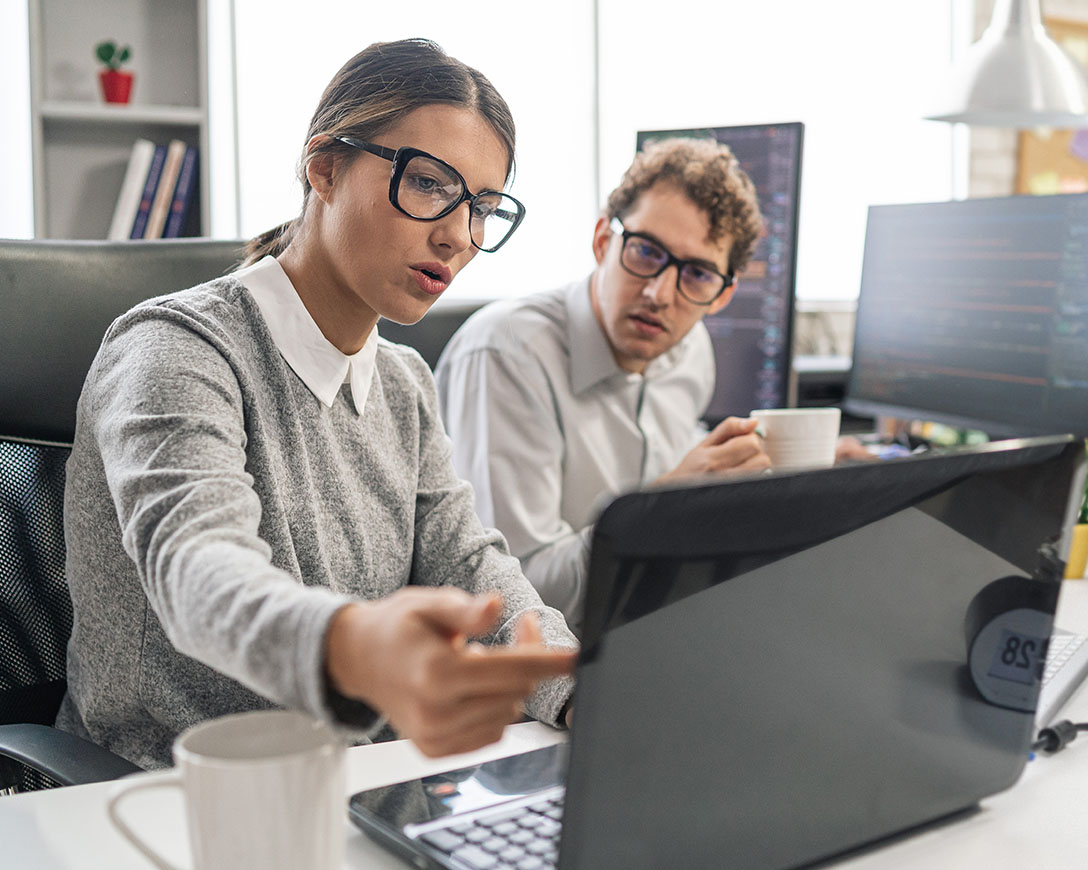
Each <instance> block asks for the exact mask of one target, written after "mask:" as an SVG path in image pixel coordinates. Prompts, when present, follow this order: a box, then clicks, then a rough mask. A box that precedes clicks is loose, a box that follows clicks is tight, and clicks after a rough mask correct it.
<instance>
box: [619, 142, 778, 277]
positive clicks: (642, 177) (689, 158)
mask: <svg viewBox="0 0 1088 870" xmlns="http://www.w3.org/2000/svg"><path fill="white" fill-rule="evenodd" d="M658 182H668V183H671V184H675V185H676V186H677V187H678V188H679V189H680V190H682V191H683V192H684V193H685V194H687V196H688V197H689V198H690V199H691V201H692V202H694V203H695V204H696V205H697V206H698V207H699V208H701V209H702V210H703V211H705V212H706V214H707V216H708V218H709V219H710V241H712V242H717V241H718V240H719V239H721V238H722V237H723V236H726V235H729V236H731V237H732V238H733V247H732V248H731V249H730V251H729V269H730V271H732V272H733V273H734V274H737V275H739V274H740V273H741V271H742V270H743V269H744V267H745V266H746V265H747V264H748V259H749V258H750V257H751V256H752V251H753V250H754V249H755V246H756V241H757V240H758V239H759V236H760V233H762V232H763V218H762V217H761V216H760V213H759V203H758V201H757V200H756V189H755V185H753V184H752V180H751V179H750V178H749V177H748V174H747V173H746V172H745V171H744V170H743V169H741V168H740V164H739V163H738V162H737V158H736V157H735V156H734V155H733V152H732V151H730V150H729V148H728V147H727V146H725V145H722V144H721V143H719V142H717V141H715V140H714V139H661V140H658V141H655V142H650V143H648V144H647V145H646V147H645V149H644V150H642V151H640V152H639V153H638V154H637V155H636V156H635V160H634V162H633V163H632V164H631V166H630V167H629V168H628V170H627V172H625V173H624V175H623V179H622V181H620V184H619V186H618V187H617V188H616V189H615V190H613V191H612V193H610V194H609V196H608V205H607V206H606V207H605V215H606V216H607V217H608V218H610V219H611V218H614V217H615V218H619V219H620V220H621V221H622V220H623V218H624V217H625V216H626V214H627V213H628V212H629V211H630V210H631V209H632V208H634V206H635V203H636V202H638V198H639V197H640V196H641V195H642V194H643V193H645V192H646V191H647V190H649V189H650V188H651V187H653V186H654V185H655V184H657V183H658Z"/></svg>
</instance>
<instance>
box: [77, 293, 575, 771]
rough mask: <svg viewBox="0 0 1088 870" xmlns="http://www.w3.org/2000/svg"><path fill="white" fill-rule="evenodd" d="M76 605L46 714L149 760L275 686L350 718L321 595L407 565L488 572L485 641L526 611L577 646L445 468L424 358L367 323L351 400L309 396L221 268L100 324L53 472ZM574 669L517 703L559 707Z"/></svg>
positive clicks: (435, 571) (293, 703)
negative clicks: (336, 681) (332, 674)
mask: <svg viewBox="0 0 1088 870" xmlns="http://www.w3.org/2000/svg"><path fill="white" fill-rule="evenodd" d="M65 539H66V542H67V547H68V562H67V573H68V581H69V584H70V586H71V591H72V603H73V606H74V610H75V624H74V629H73V632H72V639H71V641H70V643H69V647H68V680H69V689H68V695H67V697H66V698H65V700H64V703H63V705H62V707H61V711H60V714H59V716H58V719H57V724H58V725H59V726H60V727H62V728H64V729H66V730H69V731H72V732H74V733H76V734H80V735H82V736H85V737H89V738H90V739H91V740H93V741H94V742H96V743H98V744H100V745H102V746H105V747H107V748H109V749H111V750H113V751H114V752H117V753H118V754H120V755H122V756H124V757H126V758H129V759H131V760H132V761H133V762H135V763H136V764H139V765H141V766H143V767H159V766H163V765H167V764H169V763H170V760H171V759H170V744H171V742H172V741H173V739H174V737H175V736H176V735H177V734H178V732H180V731H181V730H182V729H184V728H186V727H187V726H189V725H191V724H193V723H195V722H198V721H201V720H204V719H208V718H210V717H214V716H220V715H224V714H226V713H232V712H237V711H241V710H247V709H253V708H258V707H268V706H273V705H279V706H284V707H292V708H299V709H302V710H306V711H308V712H309V713H311V714H313V715H315V716H319V717H321V718H325V719H330V720H335V721H340V722H343V723H345V724H347V725H349V726H351V727H353V728H356V729H365V728H367V727H369V726H370V725H372V724H373V722H374V720H375V718H376V717H375V714H374V712H373V711H370V710H368V709H367V708H366V707H365V706H364V705H361V704H347V703H343V702H338V701H337V699H335V698H331V697H330V693H329V692H328V689H327V686H326V682H325V678H324V671H323V640H324V635H325V630H326V628H327V625H328V622H329V620H330V618H331V617H332V615H333V613H334V611H335V610H337V609H338V608H339V607H340V606H342V605H343V604H344V603H346V602H347V601H350V600H352V599H355V598H364V599H375V598H380V597H382V596H384V595H387V594H389V593H390V592H392V591H394V590H396V589H398V588H400V587H402V586H405V585H407V584H415V585H421V586H422V585H427V586H439V585H451V586H458V587H460V588H462V589H466V590H468V591H470V592H481V591H484V590H492V589H496V590H499V591H500V592H501V593H502V595H503V599H504V601H505V610H504V613H503V615H502V617H501V620H500V623H499V628H498V629H497V631H496V632H495V634H494V635H492V636H491V637H489V638H487V639H486V641H487V642H492V643H504V642H508V641H509V640H510V639H511V636H512V632H513V627H514V624H515V622H516V620H517V617H518V616H519V614H521V613H522V612H523V611H525V610H526V609H529V608H532V609H536V610H538V611H540V613H541V624H542V629H543V633H544V638H545V641H546V642H547V643H549V644H551V645H556V646H574V645H575V643H576V642H575V640H574V638H573V636H572V635H571V634H570V633H569V631H568V630H567V628H566V625H565V624H564V622H563V618H562V616H561V615H560V614H559V613H558V612H557V611H555V610H552V609H551V608H546V607H544V606H543V605H542V604H541V603H540V599H539V597H538V596H537V594H536V592H535V591H534V589H533V588H532V586H530V585H529V583H528V581H526V580H525V579H524V578H523V577H522V575H521V572H520V570H519V568H518V563H517V560H516V559H514V558H512V557H511V556H509V554H508V551H507V549H506V544H505V542H504V541H503V539H502V537H501V536H500V535H499V534H498V533H497V532H495V531H493V530H485V529H484V528H483V527H482V526H481V525H480V522H479V520H478V519H477V517H476V515H475V512H474V509H473V496H472V490H471V488H470V487H469V485H468V484H467V483H465V482H463V481H461V480H459V479H457V477H456V476H455V474H454V472H453V470H452V466H451V464H450V447H449V440H448V438H447V437H446V435H445V432H444V430H443V428H442V424H441V422H440V419H439V416H438V411H437V402H436V398H435V391H434V383H433V380H432V379H431V374H430V371H429V370H428V368H427V365H426V363H425V362H423V360H422V359H421V358H420V357H419V355H418V354H417V353H416V352H415V351H413V350H411V349H409V348H406V347H403V346H400V345H396V344H392V343H390V342H386V341H384V340H381V341H379V344H378V352H377V359H376V362H375V371H374V379H373V382H372V385H371V389H370V394H369V396H368V398H367V400H366V405H365V408H363V409H361V413H360V412H359V410H357V409H356V408H355V407H354V405H353V403H352V399H351V393H350V390H347V389H342V390H341V392H340V394H339V395H338V397H337V399H336V401H335V402H334V403H333V405H332V407H331V408H330V407H326V406H325V405H323V404H322V403H321V402H320V401H319V400H318V399H317V398H316V397H315V396H314V395H313V394H312V393H311V392H310V391H309V389H308V388H307V387H306V386H305V385H304V384H303V383H302V381H300V380H299V378H298V377H297V376H296V375H295V373H294V372H293V371H292V370H291V368H290V367H289V366H288V365H287V364H286V362H284V360H283V358H282V357H281V356H280V354H279V352H278V351H277V349H276V347H275V345H274V344H273V341H272V338H271V336H270V334H269V332H268V329H267V327H266V326H265V322H264V320H263V318H262V316H261V314H260V310H259V309H258V307H257V305H256V303H255V302H254V300H253V298H252V297H251V296H250V295H249V291H247V290H246V289H245V287H243V286H242V285H241V284H240V283H239V282H238V281H237V280H235V279H233V278H229V277H228V278H222V279H218V280H216V281H213V282H211V283H208V284H204V285H201V286H199V287H195V288H193V289H191V290H187V291H184V292H181V293H177V294H173V295H170V296H164V297H161V298H158V299H153V300H151V301H149V302H146V303H143V304H141V305H139V306H137V307H136V308H134V309H132V310H131V311H129V312H128V313H127V314H125V315H123V316H122V317H120V318H119V319H118V320H117V321H116V322H115V323H114V324H113V325H112V326H111V327H110V329H109V331H108V332H107V333H106V337H105V339H104V340H103V343H102V347H101V348H100V350H99V352H98V356H97V357H96V359H95V361H94V363H93V365H92V366H91V369H90V372H89V374H88V376H87V381H86V384H85V385H84V388H83V394H82V396H81V398H80V402H79V410H78V418H77V424H76V434H75V443H74V447H73V449H72V455H71V458H70V460H69V462H68V483H67V489H66V493H65ZM571 688H572V684H571V682H570V680H569V679H561V680H555V681H551V682H548V683H545V684H543V685H542V686H541V687H540V688H539V689H538V691H537V693H536V694H535V695H534V696H533V698H531V699H530V701H529V703H528V705H527V710H528V712H529V713H530V714H531V715H533V716H535V717H536V718H538V719H541V720H542V721H545V722H553V723H554V721H555V718H556V716H557V714H558V711H559V709H560V707H561V705H562V704H563V702H564V701H565V700H566V698H567V696H568V695H569V694H570V691H571Z"/></svg>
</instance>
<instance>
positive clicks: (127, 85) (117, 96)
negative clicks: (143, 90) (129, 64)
mask: <svg viewBox="0 0 1088 870" xmlns="http://www.w3.org/2000/svg"><path fill="white" fill-rule="evenodd" d="M132 79H133V75H132V73H130V72H129V71H128V70H121V69H104V70H101V71H100V72H99V73H98V82H99V84H101V85H102V96H103V97H105V99H106V102H107V103H127V102H128V98H129V96H131V94H132Z"/></svg>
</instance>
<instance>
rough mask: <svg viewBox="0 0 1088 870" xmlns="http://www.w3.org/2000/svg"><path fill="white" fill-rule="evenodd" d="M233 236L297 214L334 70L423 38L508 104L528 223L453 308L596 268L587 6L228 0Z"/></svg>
mask: <svg viewBox="0 0 1088 870" xmlns="http://www.w3.org/2000/svg"><path fill="white" fill-rule="evenodd" d="M236 13H237V33H238V56H237V61H238V90H239V100H238V104H239V140H240V141H239V145H240V151H241V155H242V157H241V167H240V176H239V177H240V184H241V200H242V214H241V231H242V234H243V235H244V236H251V235H255V234H256V233H258V232H261V231H263V230H266V229H269V228H270V227H272V226H275V225H276V224H278V223H280V222H282V221H284V220H287V219H288V218H290V217H292V216H294V215H295V214H296V213H297V212H298V209H299V207H300V205H301V202H302V190H301V186H300V185H299V184H298V182H297V180H296V178H295V175H294V168H295V166H296V165H297V162H298V159H299V156H300V154H301V152H302V146H303V145H304V144H305V141H304V140H305V137H306V129H307V126H308V124H309V121H310V116H311V114H312V112H313V110H314V108H315V107H316V105H317V101H318V99H319V98H320V96H321V92H322V90H323V89H324V87H325V85H326V84H327V83H328V81H329V79H331V78H332V76H333V74H334V73H335V72H336V71H337V69H339V67H340V66H341V65H342V64H343V63H344V62H345V61H346V60H348V58H350V57H351V56H352V55H354V54H355V53H356V52H358V51H359V50H361V49H362V48H364V47H365V46H367V45H368V44H370V43H371V42H375V41H379V40H383V41H384V40H390V39H401V38H406V37H413V36H427V37H428V38H431V39H434V40H435V41H437V42H438V43H439V44H440V45H442V47H443V48H445V49H446V50H447V51H448V52H449V53H450V54H452V55H453V56H454V57H457V58H458V59H460V60H463V61H464V62H465V63H468V64H470V65H471V66H474V67H476V68H478V69H479V70H480V71H481V72H483V73H484V75H486V76H487V77H488V78H489V79H490V80H491V81H492V83H493V84H494V85H495V87H496V88H498V90H499V92H500V93H501V94H502V95H503V96H504V97H505V98H506V100H507V102H509V103H510V106H511V109H512V111H513V113H514V119H515V122H516V123H517V130H518V155H517V175H516V177H515V180H514V185H513V188H512V193H513V194H514V195H515V196H517V197H518V198H519V199H521V200H522V201H523V202H525V203H526V207H527V213H526V218H525V222H524V223H523V224H522V226H521V228H519V230H518V232H517V234H516V235H515V236H514V238H513V239H511V240H510V242H509V244H507V245H506V246H505V247H504V248H503V249H502V251H500V252H499V253H497V254H481V255H479V256H478V257H477V258H476V259H475V260H474V261H473V264H472V266H471V267H470V268H469V269H467V270H466V271H465V272H464V273H463V274H462V275H461V276H460V277H459V278H458V280H457V282H455V283H454V285H453V286H452V287H451V288H450V291H449V292H450V294H451V295H455V296H456V295H459V296H461V297H479V296H500V295H519V294H523V293H526V292H529V291H531V290H537V289H544V288H546V287H549V286H551V285H553V284H557V283H560V282H563V281H567V280H570V279H571V278H572V277H574V276H576V275H577V274H578V273H579V272H582V271H588V269H589V268H590V266H591V264H592V258H591V254H590V247H589V241H590V240H589V233H590V231H591V229H592V222H593V220H594V217H595V213H596V200H595V193H594V190H593V187H594V185H593V163H592V159H591V151H590V150H589V147H588V144H587V134H588V131H589V130H590V129H591V128H592V121H593V115H592V107H593V92H592V88H591V87H590V86H589V82H591V81H592V73H593V67H592V56H593V53H592V34H593V28H592V15H591V13H592V6H591V4H589V3H587V2H584V0H550V2H549V3H547V4H531V5H530V4H514V3H509V2H502V0H483V2H475V3H472V4H471V6H469V5H468V4H458V3H455V2H450V0H413V2H411V3H410V4H398V3H388V4H376V3H359V2H357V0H307V2H306V3H305V11H301V10H300V6H299V4H297V3H294V2H286V0H279V2H269V0H236Z"/></svg>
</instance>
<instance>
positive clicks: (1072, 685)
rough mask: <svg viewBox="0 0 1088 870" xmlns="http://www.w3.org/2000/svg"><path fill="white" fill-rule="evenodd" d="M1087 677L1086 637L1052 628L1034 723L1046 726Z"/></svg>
mask: <svg viewBox="0 0 1088 870" xmlns="http://www.w3.org/2000/svg"><path fill="white" fill-rule="evenodd" d="M1086 676H1088V635H1084V634H1076V633H1074V632H1071V631H1063V630H1062V629H1060V628H1055V629H1054V633H1053V634H1052V635H1051V636H1050V645H1049V647H1048V649H1047V654H1046V669H1045V670H1044V671H1043V680H1042V683H1043V685H1042V689H1041V690H1040V692H1039V703H1038V705H1037V706H1036V714H1035V722H1036V724H1037V725H1039V726H1040V727H1042V726H1044V725H1049V724H1050V723H1051V721H1053V720H1054V718H1055V717H1056V716H1057V714H1058V711H1059V710H1061V707H1062V705H1063V704H1064V703H1065V702H1066V701H1067V700H1068V699H1069V696H1070V695H1072V694H1073V692H1074V690H1075V689H1076V688H1077V686H1079V685H1080V684H1081V683H1082V682H1083V681H1084V679H1085V677H1086Z"/></svg>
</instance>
